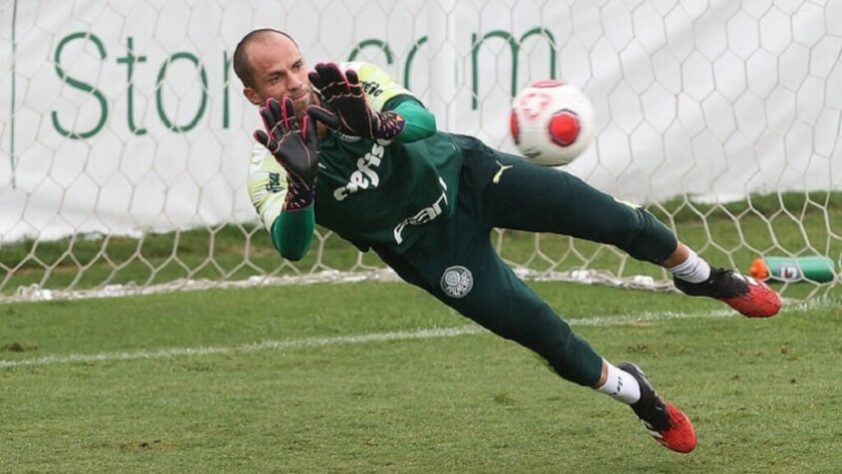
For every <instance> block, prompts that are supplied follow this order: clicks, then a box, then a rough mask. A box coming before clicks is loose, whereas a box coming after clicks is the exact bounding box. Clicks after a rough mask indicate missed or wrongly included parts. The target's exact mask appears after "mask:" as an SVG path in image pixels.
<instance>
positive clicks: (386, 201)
mask: <svg viewBox="0 0 842 474" xmlns="http://www.w3.org/2000/svg"><path fill="white" fill-rule="evenodd" d="M340 67H341V68H342V69H343V70H345V69H349V68H351V69H354V70H355V71H356V72H357V74H358V76H359V78H360V82H362V83H363V87H364V90H365V93H366V99H367V100H368V101H369V104H370V105H371V107H372V108H373V109H374V110H376V111H378V112H381V111H384V110H387V108H388V109H395V108H396V107H397V106H399V105H400V103H401V102H403V101H406V100H415V99H414V97H413V96H412V94H411V93H410V92H409V91H408V90H407V89H405V88H403V87H401V86H400V85H399V84H397V83H396V82H395V81H394V80H392V79H391V78H390V77H389V76H388V75H387V74H386V73H385V72H384V71H382V70H381V69H380V68H378V67H377V66H375V65H373V64H368V63H344V64H341V65H340ZM320 145H321V155H320V161H319V172H318V176H317V181H316V203H315V214H316V222H317V223H318V224H320V225H323V226H325V227H327V228H328V229H331V230H333V231H334V232H336V233H337V234H339V235H340V236H342V237H343V238H345V239H346V240H349V241H350V242H352V243H353V244H354V245H356V246H357V247H359V248H361V249H363V250H367V249H368V248H369V247H370V246H388V247H391V248H393V249H395V250H397V251H398V252H403V251H404V250H406V249H407V248H408V247H409V246H410V245H412V243H414V242H415V241H416V240H417V239H418V238H419V237H420V236H421V235H422V234H423V231H424V226H425V224H427V223H429V222H430V221H433V220H435V219H444V218H447V217H448V216H450V215H451V214H452V213H453V211H454V209H455V200H456V191H457V189H458V186H459V171H460V169H461V163H462V161H461V152H460V149H459V147H458V146H457V145H456V143H455V142H454V140H453V137H452V136H451V135H449V134H447V133H442V132H435V133H432V134H431V135H428V136H426V137H424V138H421V139H419V140H415V141H412V142H403V141H401V140H396V141H395V142H393V143H391V144H389V145H385V146H384V145H381V144H379V143H377V142H376V141H374V140H369V139H365V138H360V137H350V136H347V135H343V134H341V133H338V132H334V131H332V132H330V133H329V134H328V135H327V136H326V137H324V138H323V139H322V140H321V143H320ZM286 192H287V183H286V173H285V171H284V169H283V168H282V167H281V166H280V165H279V164H278V163H277V162H276V161H275V159H274V157H273V156H272V155H271V154H270V153H268V151H266V150H265V149H264V148H262V146H260V145H257V147H255V149H254V153H253V154H252V160H251V166H250V168H249V195H250V197H251V199H252V203H253V204H254V205H255V208H256V209H257V211H258V213H260V215H261V217H262V219H263V222H264V224H265V225H266V227H267V228H268V229H269V231H270V233H271V232H272V226H273V224H274V223H275V220H276V219H278V217H279V216H280V214H281V212H283V201H284V199H285V197H286Z"/></svg>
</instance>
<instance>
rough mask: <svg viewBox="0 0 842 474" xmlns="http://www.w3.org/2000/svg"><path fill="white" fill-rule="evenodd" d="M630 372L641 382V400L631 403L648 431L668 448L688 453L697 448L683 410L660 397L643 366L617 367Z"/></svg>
mask: <svg viewBox="0 0 842 474" xmlns="http://www.w3.org/2000/svg"><path fill="white" fill-rule="evenodd" d="M617 367H618V368H620V369H621V370H624V371H626V372H628V373H629V374H630V375H631V376H632V377H634V378H635V379H636V380H637V383H638V384H639V385H640V400H638V401H637V402H636V403H634V404H633V405H631V408H632V410H634V413H635V415H637V417H638V418H640V421H641V422H642V423H643V426H644V427H646V431H648V432H649V434H650V435H652V437H653V438H655V441H657V442H659V443H661V444H662V445H664V446H665V447H667V448H668V449H671V450H672V451H675V452H677V453H689V452H690V451H692V450H693V448H695V447H696V430H695V429H694V428H693V423H691V422H690V419H689V418H687V415H685V414H684V412H682V411H681V410H679V409H678V407H676V406H675V405H673V404H672V403H670V402H668V401H666V400H664V399H663V398H661V397H660V396H659V395H658V393H657V392H655V389H654V388H653V387H652V384H651V383H649V379H648V378H646V374H644V373H643V371H642V370H640V367H638V366H636V365H634V364H631V363H628V362H626V363H623V364H620V365H618V366H617Z"/></svg>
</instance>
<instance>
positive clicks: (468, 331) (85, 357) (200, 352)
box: [0, 306, 802, 369]
mask: <svg viewBox="0 0 842 474" xmlns="http://www.w3.org/2000/svg"><path fill="white" fill-rule="evenodd" d="M799 310H802V307H798V306H796V307H790V308H788V311H787V312H794V311H799ZM737 317H740V318H741V316H738V315H737V313H735V312H734V311H731V310H724V309H723V310H720V311H709V312H706V313H680V312H674V311H665V312H646V313H641V314H636V315H620V316H598V317H593V318H581V319H568V320H567V322H568V323H569V324H570V325H571V326H622V325H633V324H637V323H648V322H654V321H665V320H679V319H714V318H737ZM483 333H487V331H486V330H485V329H483V328H482V327H480V326H477V325H466V326H457V327H447V328H429V329H423V328H419V329H413V330H409V331H395V332H379V333H371V334H360V335H351V336H334V337H307V338H301V339H288V340H283V341H263V342H258V343H252V344H242V345H237V346H210V347H176V348H171V349H160V350H154V351H134V352H105V353H100V354H69V355H57V356H46V357H38V358H31V359H18V360H0V369H8V368H15V367H25V366H43V365H57V364H72V363H88V362H111V361H128V360H139V359H171V358H176V357H195V356H205V355H213V354H234V353H244V352H257V351H266V350H278V351H283V350H289V349H304V348H312V347H326V346H342V345H354V344H367V343H374V342H389V341H408V340H415V339H438V338H444V337H456V336H468V335H475V334H483Z"/></svg>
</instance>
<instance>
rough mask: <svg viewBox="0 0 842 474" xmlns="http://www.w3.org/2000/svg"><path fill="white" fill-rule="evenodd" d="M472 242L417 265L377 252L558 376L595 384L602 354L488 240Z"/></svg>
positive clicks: (414, 281) (408, 277) (411, 279)
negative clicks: (464, 249)
mask: <svg viewBox="0 0 842 474" xmlns="http://www.w3.org/2000/svg"><path fill="white" fill-rule="evenodd" d="M474 243H475V244H479V245H475V246H473V247H472V251H471V253H470V254H469V255H466V256H464V258H457V259H448V258H437V257H438V256H436V255H429V256H424V257H423V261H424V263H423V264H420V265H419V264H418V261H415V262H412V263H410V262H408V261H407V260H406V259H405V258H404V257H402V256H396V255H390V254H388V253H387V254H383V253H381V257H382V258H383V260H384V261H385V262H386V263H387V264H388V265H389V266H390V267H392V268H393V269H394V270H395V271H396V272H397V273H398V274H399V275H400V276H401V277H402V278H404V279H405V280H406V281H408V282H410V283H412V284H415V285H416V286H419V287H421V288H423V289H425V290H427V291H428V292H429V293H431V294H432V295H433V296H435V297H436V298H438V299H439V300H440V301H442V302H443V303H445V304H446V305H448V306H450V307H451V308H453V309H455V310H456V311H458V312H459V313H461V314H462V315H464V316H466V317H468V318H470V319H471V320H473V321H475V322H476V323H478V324H480V325H481V326H483V327H484V328H486V329H488V330H489V331H491V332H493V333H494V334H497V335H498V336H501V337H503V338H506V339H509V340H512V341H515V342H517V343H518V344H520V345H522V346H524V347H526V348H528V349H531V350H532V351H534V352H536V353H537V354H538V355H540V356H541V357H543V358H544V359H545V360H546V361H547V362H548V363H549V365H550V366H551V367H552V368H553V369H554V370H555V372H556V373H558V375H560V376H561V377H562V378H564V379H566V380H569V381H571V382H574V383H576V384H579V385H583V386H586V387H594V386H595V385H596V384H597V383H598V382H599V379H600V376H601V371H602V358H601V357H600V356H599V355H598V354H597V353H596V352H595V351H594V350H593V349H592V348H591V346H590V345H589V344H588V343H587V342H586V341H584V340H583V339H581V338H580V337H578V336H577V335H576V334H574V333H573V331H572V330H571V329H570V326H569V325H568V324H567V323H566V322H564V321H563V320H562V319H561V318H559V316H558V315H556V313H555V312H554V311H553V310H552V308H550V307H549V305H547V303H545V302H544V301H542V300H541V299H540V298H539V297H538V295H536V294H535V293H534V292H533V291H532V290H531V289H530V288H529V287H527V286H526V284H524V283H523V282H522V281H521V280H520V279H518V278H517V276H516V275H515V274H514V273H513V272H512V271H511V269H509V267H508V266H506V265H505V263H504V262H503V261H502V260H501V259H500V258H499V256H498V255H497V253H496V252H495V251H494V248H493V247H492V246H491V243H490V240H488V239H486V240H485V242H476V241H474ZM416 257H419V255H415V256H414V257H412V259H413V260H415V258H416ZM428 257H429V258H428Z"/></svg>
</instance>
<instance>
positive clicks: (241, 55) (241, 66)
mask: <svg viewBox="0 0 842 474" xmlns="http://www.w3.org/2000/svg"><path fill="white" fill-rule="evenodd" d="M273 33H277V34H279V35H283V36H286V37H287V38H289V40H290V41H292V44H294V45H295V47H298V43H296V42H295V40H294V39H292V36H290V35H288V34H287V33H284V32H283V31H280V30H276V29H274V28H259V29H256V30H253V31H251V32H249V34H247V35H245V36H243V39H241V40H240V42H239V43H237V48H236V49H234V73H235V74H236V75H237V77H239V78H240V81H242V83H243V85H244V86H246V87H254V86H255V82H254V75H253V74H252V70H251V63H249V59H248V55H247V54H246V46H248V44H249V43H251V42H252V41H256V40H259V39H261V38H263V37H265V36H268V35H270V34H273Z"/></svg>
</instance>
